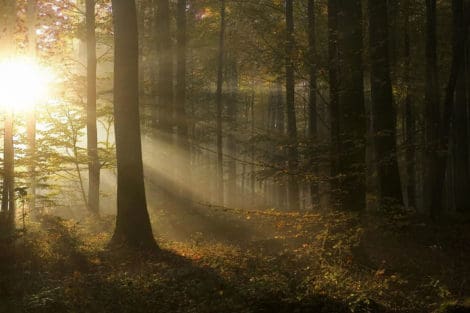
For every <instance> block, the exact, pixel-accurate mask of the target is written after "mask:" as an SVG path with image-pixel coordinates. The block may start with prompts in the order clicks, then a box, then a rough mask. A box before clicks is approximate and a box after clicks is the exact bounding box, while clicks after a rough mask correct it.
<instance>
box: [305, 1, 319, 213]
mask: <svg viewBox="0 0 470 313" xmlns="http://www.w3.org/2000/svg"><path fill="white" fill-rule="evenodd" d="M307 10H308V14H307V15H308V45H309V52H308V54H309V64H308V65H309V102H308V129H309V139H310V144H311V146H312V148H313V147H314V146H315V144H316V143H317V142H316V141H317V135H318V131H317V66H316V63H317V55H316V38H315V37H316V36H315V0H309V1H308V8H307ZM311 153H312V158H311V160H310V162H311V163H312V164H311V165H312V167H313V169H314V175H315V176H316V174H318V167H317V165H316V164H314V163H315V162H316V160H315V157H314V155H313V154H314V153H315V152H314V151H312V152H311ZM315 179H316V178H315ZM310 197H311V201H312V206H313V204H314V203H319V198H318V183H317V182H316V181H313V182H311V183H310Z"/></svg>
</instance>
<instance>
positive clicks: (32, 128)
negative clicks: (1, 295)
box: [26, 0, 37, 214]
mask: <svg viewBox="0 0 470 313" xmlns="http://www.w3.org/2000/svg"><path fill="white" fill-rule="evenodd" d="M26 14H27V27H28V54H29V55H30V57H35V56H36V49H37V47H36V46H37V38H36V20H37V1H36V0H28V2H27V8H26ZM27 118H28V121H27V134H28V154H29V157H30V165H29V172H30V183H29V185H30V190H29V208H30V210H32V211H33V213H34V214H35V209H36V109H35V108H34V109H33V110H32V112H29V114H28V117H27Z"/></svg>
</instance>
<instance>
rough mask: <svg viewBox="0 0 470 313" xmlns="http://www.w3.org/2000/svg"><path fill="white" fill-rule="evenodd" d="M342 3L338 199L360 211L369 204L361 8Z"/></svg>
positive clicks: (352, 0)
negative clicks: (366, 168) (366, 176)
mask: <svg viewBox="0 0 470 313" xmlns="http://www.w3.org/2000/svg"><path fill="white" fill-rule="evenodd" d="M339 3H340V6H339V11H338V12H339V13H338V14H340V13H341V18H338V30H339V32H338V51H339V69H340V75H339V82H340V85H339V113H340V114H339V130H340V132H339V137H340V153H339V172H340V175H341V178H340V179H339V182H340V184H339V192H340V197H339V200H340V208H342V209H348V210H355V211H359V210H363V209H364V208H365V206H366V202H365V200H366V186H365V184H366V178H365V138H366V124H367V123H366V117H365V105H364V81H363V62H362V50H363V44H362V8H361V1H360V0H341V1H339Z"/></svg>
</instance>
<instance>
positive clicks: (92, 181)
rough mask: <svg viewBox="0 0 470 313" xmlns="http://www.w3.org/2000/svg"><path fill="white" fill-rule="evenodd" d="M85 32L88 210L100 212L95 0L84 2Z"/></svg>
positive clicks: (95, 212)
mask: <svg viewBox="0 0 470 313" xmlns="http://www.w3.org/2000/svg"><path fill="white" fill-rule="evenodd" d="M86 30H87V110H86V113H87V152H88V209H89V210H90V211H91V212H92V213H94V214H98V213H99V210H100V167H101V166H100V160H99V157H98V131H97V127H96V33H95V0H86Z"/></svg>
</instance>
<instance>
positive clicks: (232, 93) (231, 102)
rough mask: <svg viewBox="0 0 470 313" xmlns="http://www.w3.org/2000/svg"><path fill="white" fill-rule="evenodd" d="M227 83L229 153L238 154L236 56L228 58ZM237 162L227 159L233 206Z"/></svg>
mask: <svg viewBox="0 0 470 313" xmlns="http://www.w3.org/2000/svg"><path fill="white" fill-rule="evenodd" d="M226 63H227V65H226V68H227V71H226V73H227V74H228V75H227V78H226V79H227V84H228V89H229V94H228V96H227V100H228V101H227V122H228V125H229V129H230V131H228V133H227V153H228V154H230V155H232V156H236V155H237V144H236V140H235V134H236V132H237V114H238V64H237V60H236V59H235V58H234V57H232V56H231V57H229V59H228V60H227V62H226ZM237 199H238V193H237V162H236V161H235V159H233V158H231V159H229V160H227V202H228V203H229V205H231V206H237V203H236V201H237Z"/></svg>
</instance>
